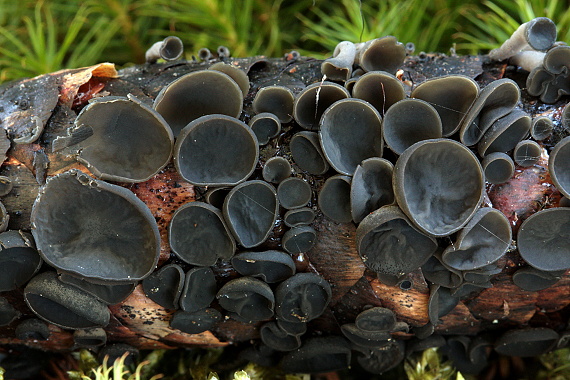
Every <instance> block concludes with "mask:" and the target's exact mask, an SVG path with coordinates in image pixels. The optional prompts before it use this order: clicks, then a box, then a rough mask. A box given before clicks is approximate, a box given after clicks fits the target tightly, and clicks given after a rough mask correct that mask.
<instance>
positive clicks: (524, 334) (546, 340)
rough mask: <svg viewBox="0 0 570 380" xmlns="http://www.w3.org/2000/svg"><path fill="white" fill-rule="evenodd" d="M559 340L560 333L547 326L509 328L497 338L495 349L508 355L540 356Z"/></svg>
mask: <svg viewBox="0 0 570 380" xmlns="http://www.w3.org/2000/svg"><path fill="white" fill-rule="evenodd" d="M557 341H558V333H556V331H554V330H552V329H549V328H545V327H535V328H528V329H522V330H509V331H507V332H506V333H504V334H503V335H501V337H500V338H499V339H497V341H496V342H495V351H497V352H498V353H499V354H501V355H507V356H519V357H530V356H538V355H542V354H544V353H546V352H548V351H550V350H552V349H553V348H554V346H555V345H556V342H557Z"/></svg>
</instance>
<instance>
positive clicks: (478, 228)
mask: <svg viewBox="0 0 570 380" xmlns="http://www.w3.org/2000/svg"><path fill="white" fill-rule="evenodd" d="M511 238H512V232H511V226H510V223H509V220H508V219H507V217H506V216H505V215H503V213H502V212H500V211H499V210H497V209H494V208H491V207H484V208H480V209H479V210H477V212H476V213H475V215H473V218H471V220H470V221H469V223H467V225H466V226H465V227H463V229H461V230H460V232H459V235H458V236H457V239H456V241H455V243H454V244H451V245H450V246H449V247H447V249H446V250H445V251H444V252H443V254H442V260H443V262H444V263H445V264H447V265H448V266H450V267H451V268H454V269H457V270H463V271H464V270H472V269H478V268H482V267H484V266H485V265H489V264H491V263H494V262H495V261H497V260H499V258H501V256H503V254H504V253H505V252H506V251H507V249H508V248H509V245H510V244H511Z"/></svg>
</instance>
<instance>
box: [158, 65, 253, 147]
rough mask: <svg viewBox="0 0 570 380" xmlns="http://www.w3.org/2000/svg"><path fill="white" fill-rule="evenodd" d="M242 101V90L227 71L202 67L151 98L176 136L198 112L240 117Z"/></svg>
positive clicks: (197, 116)
mask: <svg viewBox="0 0 570 380" xmlns="http://www.w3.org/2000/svg"><path fill="white" fill-rule="evenodd" d="M242 102H243V93H242V90H241V88H240V87H239V85H238V84H237V83H236V82H235V81H234V80H233V79H232V78H231V77H230V76H229V75H227V74H224V73H222V72H219V71H217V70H201V71H195V72H192V73H189V74H186V75H184V76H183V77H180V78H178V79H177V80H175V81H174V82H172V83H170V84H169V85H168V86H166V87H164V88H163V89H162V91H161V92H160V93H159V94H158V96H157V97H156V99H155V100H154V105H153V108H154V109H155V110H156V111H158V113H160V114H161V115H162V117H164V119H165V120H166V121H167V123H168V124H169V125H170V128H172V132H173V133H174V136H175V137H177V136H178V134H179V133H180V131H181V130H182V128H184V127H185V126H186V125H187V124H188V123H190V122H191V121H193V120H195V119H197V118H199V117H201V116H205V115H212V114H223V115H228V116H233V117H239V115H240V113H241V111H242V107H243V105H242ZM180 110H184V111H183V112H181V111H180Z"/></svg>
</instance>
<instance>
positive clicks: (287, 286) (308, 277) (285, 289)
mask: <svg viewBox="0 0 570 380" xmlns="http://www.w3.org/2000/svg"><path fill="white" fill-rule="evenodd" d="M331 294H332V293H331V287H330V285H329V283H328V282H327V281H326V280H325V279H324V278H322V277H321V276H319V275H316V274H313V273H297V274H296V275H294V276H292V277H290V278H289V279H287V280H285V281H283V282H282V283H281V284H279V286H278V287H277V289H276V290H275V303H276V310H275V313H276V315H277V318H279V319H281V320H283V321H287V322H295V323H298V322H308V321H310V320H313V319H315V318H317V317H319V316H320V315H321V314H322V313H323V312H324V311H325V308H326V307H327V305H328V303H329V302H330V299H331Z"/></svg>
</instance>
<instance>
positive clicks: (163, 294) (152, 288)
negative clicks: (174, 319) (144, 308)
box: [142, 264, 209, 309]
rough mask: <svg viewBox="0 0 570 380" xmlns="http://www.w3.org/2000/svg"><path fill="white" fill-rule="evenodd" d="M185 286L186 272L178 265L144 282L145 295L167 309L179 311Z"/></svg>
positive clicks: (167, 268)
mask: <svg viewBox="0 0 570 380" xmlns="http://www.w3.org/2000/svg"><path fill="white" fill-rule="evenodd" d="M183 286H184V271H183V270H182V268H181V267H180V265H178V264H169V265H165V266H163V267H162V268H160V269H159V270H157V271H155V272H153V273H151V275H150V276H148V277H147V278H145V279H144V280H143V281H142V288H143V291H144V294H145V295H146V296H147V297H148V298H150V299H151V300H153V301H154V302H156V303H157V304H159V305H160V306H162V307H164V308H166V309H178V299H179V298H180V293H181V292H182V287H183ZM208 305H209V303H208ZM206 306H207V305H206Z"/></svg>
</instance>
